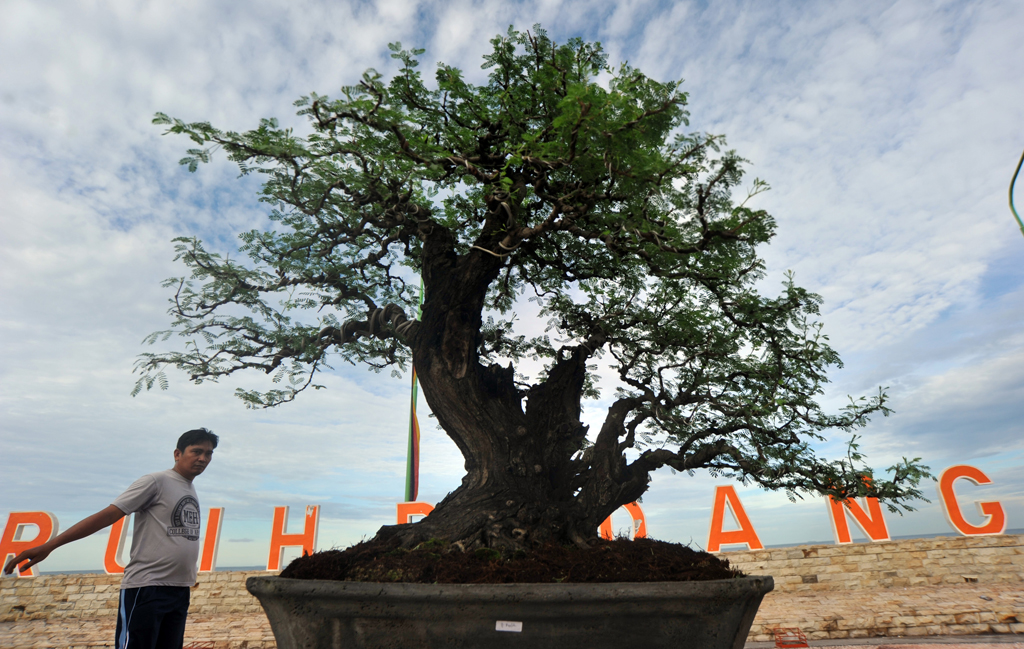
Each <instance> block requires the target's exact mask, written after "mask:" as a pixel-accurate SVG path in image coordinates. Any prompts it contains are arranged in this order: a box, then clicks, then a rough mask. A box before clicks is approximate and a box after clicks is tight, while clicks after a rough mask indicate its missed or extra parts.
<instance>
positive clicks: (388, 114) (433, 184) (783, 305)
mask: <svg viewBox="0 0 1024 649" xmlns="http://www.w3.org/2000/svg"><path fill="white" fill-rule="evenodd" d="M491 43H492V45H493V50H492V52H491V53H490V54H488V55H486V56H485V57H484V65H483V67H484V68H485V69H486V70H488V75H489V76H488V81H487V83H486V84H484V85H480V86H477V85H473V84H471V83H469V82H467V81H466V80H465V79H464V78H463V74H462V72H461V71H460V70H458V69H457V68H453V67H451V66H448V65H445V64H443V63H441V64H439V65H438V67H437V72H436V75H435V77H434V81H433V84H432V85H430V86H428V85H427V84H426V83H425V82H424V80H423V78H422V75H421V74H420V71H419V65H418V59H417V57H418V56H420V55H421V54H422V53H423V50H415V49H414V50H406V49H403V48H402V47H401V45H400V44H397V43H396V44H392V45H391V46H390V48H391V51H392V57H393V58H395V59H396V60H397V61H399V63H400V64H401V65H400V68H399V70H398V72H397V73H396V74H395V75H394V76H393V77H392V78H391V79H390V80H385V79H384V77H383V76H382V75H381V74H380V73H378V72H376V71H374V70H372V69H371V70H368V71H366V72H365V73H364V74H363V75H362V78H361V79H360V81H359V82H358V83H357V84H355V85H352V86H346V87H343V88H342V89H341V95H340V96H339V97H337V98H331V97H327V96H323V95H318V94H310V95H309V96H307V97H303V98H301V99H300V100H299V101H297V102H296V104H295V105H296V106H297V107H298V109H299V111H298V113H299V115H302V116H305V117H306V118H307V119H308V122H309V129H310V130H309V133H308V134H307V135H305V136H304V137H300V136H297V135H296V134H294V133H293V132H292V131H291V130H290V129H283V128H281V127H280V126H279V125H278V123H277V121H276V120H273V119H264V120H261V122H260V124H259V126H258V128H256V129H254V130H251V131H247V132H244V133H235V132H231V131H221V130H218V129H216V128H214V127H213V126H211V125H210V124H208V123H206V122H194V123H186V122H183V121H181V120H178V119H172V118H170V117H168V116H167V115H164V114H162V113H161V114H157V116H156V118H155V119H154V120H153V121H154V123H155V124H159V125H165V126H167V127H168V129H167V132H168V133H175V134H181V135H186V136H188V137H189V138H190V139H191V140H192V141H193V142H195V143H196V144H197V145H198V147H200V148H193V149H190V150H189V151H188V157H186V158H184V159H182V160H181V164H182V165H184V166H186V167H188V169H189V171H195V170H196V169H197V168H198V166H199V165H200V164H203V163H207V162H209V161H210V159H211V154H212V153H213V151H214V150H215V149H218V148H219V149H222V150H223V151H224V152H225V153H226V155H227V157H228V158H229V159H230V160H232V161H234V162H235V163H237V164H238V165H239V168H240V169H241V171H242V173H243V174H249V173H258V174H261V175H262V176H263V178H264V184H263V188H262V195H261V200H262V201H264V202H265V203H266V204H267V205H268V206H269V209H270V217H271V218H272V219H273V220H274V221H275V227H274V228H273V229H272V230H267V231H256V230H254V231H251V232H247V233H243V234H242V235H241V240H242V245H241V248H240V252H241V253H242V254H243V255H244V256H245V258H247V260H246V262H245V263H244V264H243V263H241V262H238V261H235V260H232V259H229V258H228V257H225V256H221V255H219V254H216V253H213V252H209V251H207V250H206V249H205V248H204V246H203V244H202V243H201V242H200V241H198V240H196V239H194V238H180V239H177V240H176V250H177V259H178V260H181V261H182V262H184V264H185V265H186V266H187V267H188V269H189V271H190V274H189V275H188V276H186V277H179V278H173V279H171V280H168V283H167V286H168V287H170V288H174V289H175V296H174V298H173V299H172V308H171V313H172V315H173V316H174V318H175V319H174V322H173V325H172V328H171V329H170V330H169V331H165V332H158V333H155V334H153V335H152V336H150V337H149V338H148V339H147V342H149V343H155V342H158V341H161V340H166V337H167V336H168V335H171V334H178V335H181V336H183V337H185V338H186V340H187V342H186V345H185V351H180V352H161V353H150V354H144V355H142V356H141V358H140V361H139V364H138V370H139V371H140V372H141V373H142V378H141V379H140V380H139V383H138V385H137V386H136V390H135V392H136V393H137V392H138V391H139V390H141V389H142V388H143V387H145V388H147V389H148V388H150V387H152V385H153V384H154V381H159V382H160V384H161V387H163V384H164V381H165V379H164V378H163V373H162V372H163V368H164V367H165V366H166V365H172V366H175V367H177V368H179V369H182V370H184V371H186V372H187V373H188V374H189V376H190V377H191V379H192V380H193V381H195V382H201V381H203V380H217V379H218V378H220V377H222V376H226V375H228V374H232V373H234V372H236V371H239V370H245V369H257V370H261V371H263V372H266V373H268V374H270V375H271V376H272V377H273V380H274V382H275V384H276V385H277V386H279V387H275V388H273V389H271V390H269V391H266V392H257V391H246V390H239V391H238V394H239V396H240V397H241V398H242V399H243V400H244V401H245V402H246V404H247V405H249V406H252V407H266V406H272V405H276V404H278V403H281V402H284V401H289V400H291V399H292V398H294V396H295V395H296V394H297V393H298V392H300V391H301V390H303V389H305V388H306V387H308V386H311V385H313V386H314V387H318V386H315V384H314V383H313V382H312V381H313V377H314V375H315V373H316V372H317V371H319V370H321V369H323V368H326V367H328V366H327V365H326V363H327V360H328V358H329V357H330V356H332V355H337V356H339V357H340V358H341V359H343V360H344V361H346V362H350V363H353V364H367V365H369V366H370V367H372V368H374V369H377V370H380V369H382V368H385V367H391V368H396V369H404V368H405V367H406V364H407V362H408V360H409V358H410V351H409V350H410V347H415V345H416V344H419V343H418V341H423V340H428V339H430V337H431V336H436V335H440V334H438V331H437V330H436V328H437V327H439V326H440V325H438V324H437V323H439V322H442V321H443V318H442V317H441V316H444V317H449V318H450V317H454V316H452V315H451V314H440V315H437V314H435V316H433V317H434V318H435V319H433V320H431V317H428V315H429V314H430V313H431V306H432V305H431V303H430V296H431V294H432V291H435V290H439V289H440V287H442V286H443V285H444V283H445V282H452V281H457V280H455V279H454V278H453V277H452V276H450V275H445V276H442V275H441V273H439V272H438V273H436V274H432V273H434V271H433V270H432V269H435V268H440V267H442V266H443V267H445V268H451V267H459V268H468V267H470V266H472V267H474V268H475V267H479V268H481V269H482V270H480V271H479V272H478V273H476V274H475V275H474V274H472V273H469V272H468V271H466V274H465V275H463V276H461V278H460V279H459V280H458V281H463V282H465V284H466V286H465V287H464V288H463V289H462V290H463V293H464V294H465V295H467V296H468V295H471V293H472V292H473V291H475V290H480V291H483V292H484V294H485V296H486V300H485V304H486V307H485V310H484V312H483V313H474V314H470V315H469V316H467V317H469V318H470V320H472V318H477V319H478V322H477V323H476V324H475V325H474V327H475V328H473V331H474V334H473V340H472V341H470V346H471V347H472V348H473V350H474V353H475V358H474V359H473V360H474V361H475V362H478V363H480V364H481V366H482V365H483V364H487V363H499V362H500V363H502V364H508V363H512V364H513V366H515V365H516V364H517V363H519V362H520V361H523V360H540V361H543V362H545V363H546V364H547V366H546V367H547V369H546V370H545V371H544V372H542V373H541V374H540V376H534V377H529V376H526V375H525V374H522V373H518V372H517V373H516V381H517V383H518V385H519V387H520V388H521V389H522V390H523V393H524V394H525V393H526V392H527V391H529V390H530V389H533V388H536V387H537V386H540V385H543V383H544V381H545V380H547V379H548V378H549V376H551V372H552V371H553V370H554V369H555V368H557V367H560V366H561V364H564V363H567V362H568V359H569V358H570V357H571V356H572V355H573V354H582V355H583V356H584V357H585V358H588V359H595V360H598V359H599V360H600V361H601V362H604V363H606V364H607V365H610V367H611V368H612V370H613V372H615V373H616V374H617V377H618V379H619V387H618V388H617V392H616V393H615V395H614V404H613V406H612V408H611V409H610V411H609V420H608V421H609V422H610V423H609V426H610V427H608V430H610V431H611V432H610V433H608V434H610V435H612V436H613V437H614V440H611V441H608V442H607V443H606V444H604V445H602V443H601V441H600V439H599V440H598V442H597V444H596V446H594V447H590V448H580V450H579V453H580V456H579V457H580V461H581V462H582V463H583V464H586V463H587V462H588V461H589V460H588V458H592V457H593V456H594V453H597V452H614V453H618V454H621V453H622V452H623V451H624V450H625V449H627V448H631V447H636V448H638V449H640V450H641V451H642V453H641V456H640V459H639V460H637V461H636V462H634V463H633V464H632V465H630V466H631V468H632V469H634V470H636V471H642V472H647V471H650V470H653V469H656V468H658V467H660V466H665V465H668V466H670V467H672V468H673V469H675V470H678V471H692V470H694V469H697V468H709V469H711V470H712V471H714V472H718V473H720V474H722V475H734V476H737V477H739V478H740V479H743V480H752V481H754V482H756V483H758V484H760V485H762V486H764V487H766V488H769V489H782V490H784V491H786V492H787V493H790V494H796V493H797V492H801V491H813V492H819V493H830V494H832V495H834V496H836V497H839V498H845V497H849V496H851V495H863V494H870V495H877V496H879V497H882V498H884V499H887V500H889V501H892V502H896V501H899V500H905V499H907V498H915V497H920V491H918V490H917V488H916V485H917V484H918V482H919V480H920V479H921V478H922V477H924V476H927V475H928V473H927V467H921V466H920V465H919V464H918V461H917V460H916V459H915V460H905V461H904V462H902V463H900V464H899V465H897V466H895V467H892V468H891V469H890V471H892V472H893V473H894V478H893V479H892V480H890V481H885V480H882V479H880V478H877V479H872V480H871V481H869V482H866V481H865V480H864V478H865V476H870V473H869V471H868V470H867V469H864V468H859V467H861V465H862V457H861V455H860V453H859V451H858V448H857V445H856V438H854V439H853V440H852V441H851V444H850V449H849V453H848V455H847V457H846V458H844V459H843V460H840V461H836V462H826V461H823V460H820V459H818V458H817V457H816V456H815V454H814V452H813V450H812V447H811V442H813V441H815V440H822V439H824V437H823V433H824V432H825V431H828V430H841V431H852V430H854V429H856V428H857V427H860V426H863V425H864V423H865V422H866V421H867V417H868V416H869V415H870V414H871V413H875V412H881V413H883V414H888V409H887V408H886V407H885V401H886V396H885V394H884V392H882V391H879V393H878V395H877V396H874V397H872V398H867V399H864V398H862V399H859V400H856V401H853V400H851V403H850V404H849V405H848V406H847V407H846V408H845V409H843V410H842V411H841V412H840V413H838V414H834V415H829V414H826V413H824V412H822V411H821V409H820V408H819V406H818V405H817V403H816V401H815V399H816V398H817V397H818V396H819V395H820V394H821V393H822V387H823V385H824V384H825V383H826V382H827V376H826V370H827V368H829V367H830V366H839V365H840V359H839V356H838V355H837V354H836V352H835V351H834V350H833V349H831V347H829V345H828V340H827V337H826V336H824V335H823V334H822V332H821V325H820V323H818V322H817V321H816V318H817V316H818V314H819V304H820V298H819V297H818V296H816V295H814V294H812V293H809V292H807V291H806V290H804V289H802V288H800V287H798V286H796V284H795V283H794V282H793V279H792V277H789V278H787V280H786V282H785V283H784V285H783V287H782V292H781V294H780V295H778V296H776V297H766V296H763V295H760V294H759V293H758V292H757V291H755V290H754V283H755V282H756V281H757V280H759V279H761V278H762V276H763V263H762V261H761V260H760V259H759V258H758V256H757V254H756V247H757V246H758V245H760V244H763V243H766V242H767V241H769V239H770V238H771V237H772V236H773V234H774V231H775V220H774V219H773V218H772V217H771V215H769V214H767V213H766V212H765V211H763V210H758V209H754V208H753V207H748V205H747V204H748V202H749V199H750V198H752V197H753V196H756V195H757V194H758V193H760V192H762V191H764V190H766V189H767V185H766V184H765V183H764V182H763V181H761V180H758V179H755V180H754V181H753V183H752V186H751V188H750V190H749V191H748V192H747V200H743V201H742V202H739V203H737V202H736V201H735V200H734V196H735V195H736V194H737V193H738V192H739V191H740V184H741V182H742V176H743V173H742V164H743V160H742V159H741V158H740V157H739V156H738V155H737V154H736V153H735V152H734V151H731V150H727V149H723V147H724V145H725V140H724V138H723V137H721V136H715V135H708V134H703V133H688V132H685V130H684V128H685V127H686V126H688V114H687V111H686V104H687V99H688V98H687V95H686V94H685V93H684V92H682V91H681V90H680V84H679V83H678V82H659V81H655V80H653V79H651V78H649V77H647V76H646V75H644V74H643V73H642V72H640V71H639V70H637V69H635V68H633V67H631V66H629V65H628V64H623V65H620V66H619V67H617V68H612V67H610V66H609V65H608V63H607V60H606V56H605V54H604V52H603V50H602V49H601V46H600V44H598V43H586V42H584V41H582V40H580V39H572V40H570V41H568V42H567V43H565V44H557V43H555V42H553V41H552V40H551V39H549V38H548V36H547V34H546V33H545V32H544V31H543V30H542V29H539V28H535V29H534V31H533V32H532V33H531V32H518V31H516V30H514V29H512V28H510V29H509V31H508V33H507V34H505V35H503V36H498V37H495V38H494V39H493V40H492V41H491ZM453 260H454V261H453ZM449 262H450V263H449ZM444 264H448V265H447V266H445V265H444ZM458 264H463V266H458ZM474 264H475V266H473V265H474ZM416 273H423V276H424V281H425V287H426V288H425V290H426V297H427V300H426V301H425V303H424V314H425V315H424V318H423V321H422V323H412V322H411V321H410V320H408V318H406V317H405V316H401V315H400V312H402V311H404V312H405V313H406V314H415V313H416V307H417V305H418V304H419V301H420V299H419V298H420V296H419V290H418V287H417V286H416V285H415V283H413V282H409V278H411V277H412V276H414V274H416ZM477 284H479V286H477ZM524 296H525V297H528V298H530V299H534V300H536V301H537V302H538V303H539V304H540V307H541V313H542V316H543V317H544V318H546V319H547V322H548V331H547V332H546V333H545V334H543V335H536V336H528V335H526V334H524V333H522V332H521V331H520V332H518V333H517V326H518V325H519V323H520V321H519V319H518V317H517V315H516V314H515V313H514V309H515V307H516V305H517V304H518V303H519V301H520V300H521V299H522V298H523V297H524ZM386 305H397V307H395V308H393V309H392V310H390V311H386V310H385V306H386ZM396 314H399V315H396ZM303 318H307V320H303ZM471 324H472V323H471ZM418 326H422V327H426V328H428V329H429V328H430V327H435V328H434V329H430V330H428V331H424V330H422V329H418V328H417V327H418ZM587 368H588V372H587V375H586V377H585V380H584V384H583V388H582V391H583V394H584V396H587V397H591V398H596V397H597V396H598V392H597V385H596V382H595V381H594V371H595V370H596V368H597V365H595V364H590V365H588V366H587ZM425 389H426V387H425ZM602 434H603V433H602ZM581 446H583V447H586V446H587V444H585V443H583V442H581ZM608 449H610V451H609V450H608ZM644 475H646V473H645V474H644Z"/></svg>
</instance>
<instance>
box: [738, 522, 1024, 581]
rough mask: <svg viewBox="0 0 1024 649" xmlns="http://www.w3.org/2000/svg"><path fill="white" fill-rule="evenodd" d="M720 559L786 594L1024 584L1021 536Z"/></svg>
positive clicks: (786, 551) (814, 549)
mask: <svg viewBox="0 0 1024 649" xmlns="http://www.w3.org/2000/svg"><path fill="white" fill-rule="evenodd" d="M719 556H722V557H724V558H726V559H728V560H729V563H731V564H732V565H733V566H734V567H736V568H739V569H740V570H742V571H743V572H745V573H747V574H749V575H772V576H773V577H774V578H775V590H776V591H780V592H801V591H807V592H821V591H826V592H829V591H833V592H834V591H848V590H862V589H866V588H869V589H878V588H906V587H912V586H935V585H938V584H963V583H981V584H984V583H989V584H997V583H1012V582H1017V583H1020V582H1024V535H1016V534H1007V535H1000V536H974V537H966V536H952V537H950V536H942V537H935V538H930V539H907V540H902V541H887V542H883V543H856V544H852V545H802V546H796V547H790V548H777V549H771V550H757V551H751V552H725V553H722V554H721V555H719Z"/></svg>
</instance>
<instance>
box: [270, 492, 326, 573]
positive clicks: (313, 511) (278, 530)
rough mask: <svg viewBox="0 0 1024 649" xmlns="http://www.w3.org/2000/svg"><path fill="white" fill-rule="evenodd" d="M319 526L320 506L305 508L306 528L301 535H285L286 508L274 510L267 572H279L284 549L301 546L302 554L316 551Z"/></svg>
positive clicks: (286, 522)
mask: <svg viewBox="0 0 1024 649" xmlns="http://www.w3.org/2000/svg"><path fill="white" fill-rule="evenodd" d="M319 524H320V505H307V506H306V526H305V528H304V530H303V532H302V534H285V530H287V529H288V508H287V507H275V508H274V528H273V529H272V530H270V556H269V557H267V570H280V569H281V561H282V560H283V558H284V549H285V548H286V547H295V546H300V545H301V546H302V553H303V554H313V552H315V551H316V532H317V528H318V526H319Z"/></svg>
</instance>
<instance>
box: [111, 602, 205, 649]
mask: <svg viewBox="0 0 1024 649" xmlns="http://www.w3.org/2000/svg"><path fill="white" fill-rule="evenodd" d="M188 602H189V588H188V587H187V586H143V587H142V588H125V589H123V590H121V601H120V602H119V603H118V606H117V634H116V636H115V637H114V647H115V648H116V649H181V646H182V644H184V642H185V618H186V617H187V616H188Z"/></svg>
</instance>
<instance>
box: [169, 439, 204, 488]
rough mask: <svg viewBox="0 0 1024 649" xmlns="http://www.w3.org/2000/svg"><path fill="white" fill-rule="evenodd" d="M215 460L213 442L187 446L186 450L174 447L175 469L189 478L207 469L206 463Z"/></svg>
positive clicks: (193, 477)
mask: <svg viewBox="0 0 1024 649" xmlns="http://www.w3.org/2000/svg"><path fill="white" fill-rule="evenodd" d="M211 460H213V443H212V442H200V443H199V444H193V445H192V446H187V447H185V450H184V451H179V450H178V449H174V470H175V471H177V472H178V473H179V474H181V475H182V476H183V477H184V478H186V479H188V480H193V479H195V477H196V476H197V475H199V474H200V473H202V472H203V471H205V470H206V465H207V464H209V463H210V461H211Z"/></svg>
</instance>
